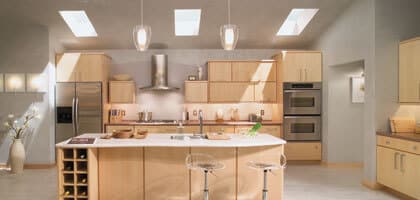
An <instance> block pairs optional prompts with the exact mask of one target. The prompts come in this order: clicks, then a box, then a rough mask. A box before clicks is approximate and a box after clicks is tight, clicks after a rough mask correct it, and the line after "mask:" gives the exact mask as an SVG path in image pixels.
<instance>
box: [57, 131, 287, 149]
mask: <svg viewBox="0 0 420 200" xmlns="http://www.w3.org/2000/svg"><path fill="white" fill-rule="evenodd" d="M102 135H103V134H98V133H95V134H83V135H80V136H78V137H79V138H80V137H83V138H96V141H95V143H94V144H67V142H68V141H69V140H66V141H63V142H60V143H58V144H56V147H57V148H118V147H120V148H121V147H259V146H274V145H283V144H286V141H285V140H282V139H280V138H277V137H274V136H271V135H268V134H258V135H257V136H255V137H248V136H243V135H240V134H228V135H229V136H230V137H231V139H229V140H208V139H186V140H174V139H171V136H173V135H180V134H176V133H174V134H148V135H147V137H146V138H145V139H114V138H112V139H100V137H101V136H102ZM182 135H187V136H189V135H192V134H182Z"/></svg>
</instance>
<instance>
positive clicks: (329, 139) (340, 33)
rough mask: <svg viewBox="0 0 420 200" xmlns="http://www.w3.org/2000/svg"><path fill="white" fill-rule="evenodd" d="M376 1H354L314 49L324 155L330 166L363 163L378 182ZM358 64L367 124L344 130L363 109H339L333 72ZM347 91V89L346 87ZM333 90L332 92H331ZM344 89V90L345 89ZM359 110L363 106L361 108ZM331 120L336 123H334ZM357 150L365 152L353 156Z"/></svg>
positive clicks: (315, 43) (367, 174) (369, 175)
mask: <svg viewBox="0 0 420 200" xmlns="http://www.w3.org/2000/svg"><path fill="white" fill-rule="evenodd" d="M374 3H375V1H374V0H355V1H354V2H353V3H352V4H351V5H350V6H349V7H348V8H347V9H346V10H345V11H344V12H343V13H342V15H341V16H340V17H338V18H337V20H336V21H335V22H334V23H333V24H332V25H331V26H330V27H329V28H328V29H327V30H326V31H325V32H324V33H323V34H322V36H321V37H320V38H319V39H318V40H317V41H315V42H314V44H313V46H312V48H313V49H319V50H322V51H323V56H324V69H323V75H324V82H323V88H324V90H323V98H324V99H323V100H324V101H323V143H324V148H323V155H324V159H325V160H326V161H327V162H360V161H362V160H363V161H364V169H365V174H364V175H365V178H367V179H369V180H375V176H374V174H375V148H374V147H375V146H374V145H375V134H374V132H375V124H374V123H375V119H374V108H375V106H374V103H375V99H374V95H375V93H374V83H375V81H374V80H375V74H374V66H375V59H374V41H375V39H374V27H375V21H374V19H375V18H374V17H375V16H374ZM355 61H363V62H364V67H365V75H366V96H365V104H364V108H363V110H364V113H363V120H364V122H365V123H364V124H363V125H362V124H361V123H357V124H355V127H354V130H355V132H354V133H353V134H349V132H352V130H353V129H351V130H344V131H343V130H342V128H340V127H347V124H348V123H349V122H348V121H346V120H345V119H347V117H348V116H349V115H350V116H354V115H359V114H360V113H359V112H360V108H357V109H352V108H348V109H345V110H344V109H340V104H338V103H336V102H335V103H334V102H331V101H338V100H340V99H339V98H336V99H329V97H330V95H333V94H330V91H333V89H336V87H337V86H335V85H334V86H332V84H335V81H334V80H336V77H331V76H332V75H335V72H334V71H332V70H333V69H332V67H333V66H338V65H342V64H346V63H352V62H355ZM343 87H344V86H343ZM330 88H331V89H330ZM342 89H345V88H342ZM359 107H360V106H359ZM332 119H340V120H334V121H335V122H334V123H331V120H332ZM354 149H357V150H358V151H360V150H361V149H363V155H364V156H363V159H362V158H361V156H360V152H356V153H354V154H350V152H352V151H353V150H354Z"/></svg>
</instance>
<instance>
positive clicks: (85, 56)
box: [56, 53, 111, 82]
mask: <svg viewBox="0 0 420 200" xmlns="http://www.w3.org/2000/svg"><path fill="white" fill-rule="evenodd" d="M110 62H111V58H110V57H108V56H106V55H105V54H103V53H64V54H58V55H57V56H56V66H57V70H56V73H57V74H56V81H57V82H100V81H106V80H108V75H109V64H110Z"/></svg>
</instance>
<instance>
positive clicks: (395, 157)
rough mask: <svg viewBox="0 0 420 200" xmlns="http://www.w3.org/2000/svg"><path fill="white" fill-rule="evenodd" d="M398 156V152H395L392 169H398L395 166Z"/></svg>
mask: <svg viewBox="0 0 420 200" xmlns="http://www.w3.org/2000/svg"><path fill="white" fill-rule="evenodd" d="M399 155H400V153H398V152H395V153H394V169H398V166H397V157H398V156H399Z"/></svg>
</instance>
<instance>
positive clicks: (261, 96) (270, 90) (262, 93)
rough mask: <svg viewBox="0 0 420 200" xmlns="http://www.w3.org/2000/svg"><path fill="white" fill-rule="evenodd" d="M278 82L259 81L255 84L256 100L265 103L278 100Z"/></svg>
mask: <svg viewBox="0 0 420 200" xmlns="http://www.w3.org/2000/svg"><path fill="white" fill-rule="evenodd" d="M276 90H277V86H276V82H259V83H256V84H255V101H256V102H263V103H276V102H277V92H276Z"/></svg>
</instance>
